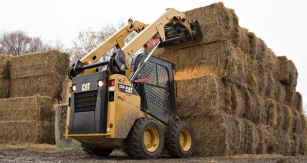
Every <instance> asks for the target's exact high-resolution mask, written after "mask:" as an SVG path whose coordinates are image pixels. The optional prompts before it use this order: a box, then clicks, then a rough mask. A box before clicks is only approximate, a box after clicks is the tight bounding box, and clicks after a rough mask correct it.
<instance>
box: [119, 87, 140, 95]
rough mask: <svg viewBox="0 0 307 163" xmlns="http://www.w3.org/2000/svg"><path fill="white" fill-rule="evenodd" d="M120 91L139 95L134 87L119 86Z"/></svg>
mask: <svg viewBox="0 0 307 163" xmlns="http://www.w3.org/2000/svg"><path fill="white" fill-rule="evenodd" d="M118 90H119V91H120V92H124V93H128V94H133V95H137V93H136V91H135V90H134V89H133V87H130V86H128V85H123V84H118Z"/></svg>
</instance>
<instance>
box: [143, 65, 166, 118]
mask: <svg viewBox="0 0 307 163" xmlns="http://www.w3.org/2000/svg"><path fill="white" fill-rule="evenodd" d="M143 75H145V77H146V78H151V82H148V83H145V94H146V98H147V101H148V102H149V103H150V104H151V105H153V106H154V107H155V108H157V109H160V110H163V111H165V112H167V113H170V114H171V113H172V107H171V102H170V82H169V73H168V70H167V68H166V67H164V66H161V65H158V64H156V63H153V62H150V61H148V62H147V64H146V65H145V67H144V69H143Z"/></svg>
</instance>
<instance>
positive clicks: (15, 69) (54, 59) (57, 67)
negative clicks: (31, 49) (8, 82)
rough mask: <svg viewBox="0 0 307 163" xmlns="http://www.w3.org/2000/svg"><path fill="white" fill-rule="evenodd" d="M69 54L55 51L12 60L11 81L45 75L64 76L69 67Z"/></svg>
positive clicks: (22, 56) (21, 56)
mask: <svg viewBox="0 0 307 163" xmlns="http://www.w3.org/2000/svg"><path fill="white" fill-rule="evenodd" d="M69 63H70V59H69V54H67V53H63V52H60V51H57V50H49V51H47V52H38V53H31V54H24V55H20V56H16V57H13V58H12V61H11V66H10V75H11V79H15V78H23V77H29V76H38V75H46V74H60V75H66V74H67V70H68V67H69Z"/></svg>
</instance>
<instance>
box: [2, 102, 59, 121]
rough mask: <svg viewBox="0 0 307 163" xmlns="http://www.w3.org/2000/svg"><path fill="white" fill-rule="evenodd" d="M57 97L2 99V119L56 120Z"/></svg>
mask: <svg viewBox="0 0 307 163" xmlns="http://www.w3.org/2000/svg"><path fill="white" fill-rule="evenodd" d="M55 102H56V100H55V99H53V98H51V97H46V96H32V97H17V98H7V99H0V119H1V121H50V122H51V121H54V115H55V114H54V110H53V109H52V106H53V104H54V103H55Z"/></svg>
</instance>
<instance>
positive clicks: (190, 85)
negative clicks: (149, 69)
mask: <svg viewBox="0 0 307 163" xmlns="http://www.w3.org/2000/svg"><path fill="white" fill-rule="evenodd" d="M177 87H178V88H177V95H178V96H177V98H176V108H177V115H178V116H179V117H182V116H195V115H215V114H220V113H223V112H224V109H225V102H224V97H223V95H224V93H223V89H224V88H223V83H222V80H221V78H219V77H218V76H215V75H212V74H211V75H205V76H202V77H198V78H192V79H183V80H177Z"/></svg>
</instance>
